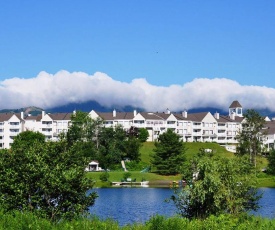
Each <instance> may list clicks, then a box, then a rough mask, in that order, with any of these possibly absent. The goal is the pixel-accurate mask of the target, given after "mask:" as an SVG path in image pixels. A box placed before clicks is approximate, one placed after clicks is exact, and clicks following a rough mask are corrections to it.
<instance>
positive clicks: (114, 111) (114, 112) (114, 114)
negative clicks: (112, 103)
mask: <svg viewBox="0 0 275 230" xmlns="http://www.w3.org/2000/svg"><path fill="white" fill-rule="evenodd" d="M113 117H116V110H115V109H114V110H113Z"/></svg>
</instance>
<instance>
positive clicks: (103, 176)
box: [99, 172, 110, 182]
mask: <svg viewBox="0 0 275 230" xmlns="http://www.w3.org/2000/svg"><path fill="white" fill-rule="evenodd" d="M109 177H110V174H109V173H108V172H103V173H101V174H100V176H99V179H100V180H101V181H104V182H107V181H108V180H109Z"/></svg>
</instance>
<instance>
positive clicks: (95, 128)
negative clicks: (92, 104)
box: [65, 111, 103, 145]
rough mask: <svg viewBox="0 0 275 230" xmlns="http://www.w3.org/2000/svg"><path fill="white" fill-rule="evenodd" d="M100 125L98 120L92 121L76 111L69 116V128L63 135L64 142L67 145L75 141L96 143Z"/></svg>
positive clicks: (87, 115)
mask: <svg viewBox="0 0 275 230" xmlns="http://www.w3.org/2000/svg"><path fill="white" fill-rule="evenodd" d="M102 125H103V124H102V121H101V120H100V119H97V120H93V119H92V118H91V117H90V116H89V114H88V113H86V112H82V111H76V112H74V113H73V114H72V116H71V126H70V128H69V130H68V132H67V133H66V134H65V137H66V140H67V142H68V143H69V145H72V144H74V143H75V142H76V141H84V142H86V141H96V138H97V135H98V132H99V130H100V128H101V127H102Z"/></svg>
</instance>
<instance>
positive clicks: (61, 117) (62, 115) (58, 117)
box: [48, 113, 72, 121]
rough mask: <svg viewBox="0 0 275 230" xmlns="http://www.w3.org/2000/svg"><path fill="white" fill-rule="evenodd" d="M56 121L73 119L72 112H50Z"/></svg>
mask: <svg viewBox="0 0 275 230" xmlns="http://www.w3.org/2000/svg"><path fill="white" fill-rule="evenodd" d="M48 115H49V116H50V117H51V118H52V119H53V120H54V121H58V120H71V115H72V113H53V114H48Z"/></svg>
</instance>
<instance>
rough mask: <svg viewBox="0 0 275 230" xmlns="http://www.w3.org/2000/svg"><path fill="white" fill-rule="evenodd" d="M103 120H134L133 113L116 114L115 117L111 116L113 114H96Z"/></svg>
mask: <svg viewBox="0 0 275 230" xmlns="http://www.w3.org/2000/svg"><path fill="white" fill-rule="evenodd" d="M96 113H97V114H98V116H99V117H101V118H102V119H103V120H108V121H110V120H132V119H133V118H134V113H133V112H116V116H115V117H114V116H113V112H107V113H101V112H96Z"/></svg>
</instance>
